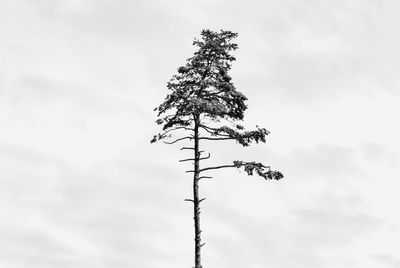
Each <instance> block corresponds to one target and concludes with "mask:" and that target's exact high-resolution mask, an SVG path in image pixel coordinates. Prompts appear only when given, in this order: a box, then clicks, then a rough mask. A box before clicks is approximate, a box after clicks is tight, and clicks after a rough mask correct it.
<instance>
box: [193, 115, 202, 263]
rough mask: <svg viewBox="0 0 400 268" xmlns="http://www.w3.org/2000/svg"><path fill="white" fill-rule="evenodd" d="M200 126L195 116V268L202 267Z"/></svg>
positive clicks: (198, 119) (197, 117)
mask: <svg viewBox="0 0 400 268" xmlns="http://www.w3.org/2000/svg"><path fill="white" fill-rule="evenodd" d="M199 125H200V117H199V116H198V115H195V125H194V176H193V214H194V217H193V219H194V252H195V253H194V254H195V257H194V264H195V266H194V268H202V266H201V253H200V251H201V230H200V199H199V175H200V167H199V162H200V151H199Z"/></svg>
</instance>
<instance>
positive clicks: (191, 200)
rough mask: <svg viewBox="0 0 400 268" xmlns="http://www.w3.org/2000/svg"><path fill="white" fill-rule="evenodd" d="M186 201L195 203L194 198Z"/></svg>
mask: <svg viewBox="0 0 400 268" xmlns="http://www.w3.org/2000/svg"><path fill="white" fill-rule="evenodd" d="M185 201H188V202H193V203H194V200H193V199H185Z"/></svg>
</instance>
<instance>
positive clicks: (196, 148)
mask: <svg viewBox="0 0 400 268" xmlns="http://www.w3.org/2000/svg"><path fill="white" fill-rule="evenodd" d="M236 37H237V34H236V33H233V32H231V31H224V30H220V31H219V32H214V31H211V30H203V31H202V32H201V38H200V39H195V40H194V42H193V45H195V46H197V47H198V50H197V51H196V52H195V53H194V55H193V57H191V58H189V59H187V61H186V64H185V65H184V66H181V67H179V68H178V73H177V74H176V75H174V76H173V77H172V79H171V80H170V81H169V82H168V84H167V88H168V89H169V94H168V95H167V96H166V98H165V100H164V102H163V103H162V104H161V105H159V106H158V107H156V108H155V109H154V111H158V119H157V120H156V123H157V124H158V125H161V126H162V132H161V133H158V134H157V135H155V136H154V137H153V139H152V140H151V142H152V143H153V142H156V141H159V140H163V141H164V143H166V144H175V143H177V142H180V141H183V140H187V141H190V142H191V144H192V146H191V147H182V148H181V150H190V151H193V152H194V154H193V157H192V158H188V159H183V160H180V162H185V161H193V170H189V171H186V172H188V173H193V198H192V199H185V201H189V202H192V203H193V213H194V230H195V245H194V246H195V268H202V265H201V254H200V251H201V247H202V246H203V245H204V244H202V243H201V230H200V203H201V202H202V201H203V200H204V198H200V197H199V181H200V180H201V179H205V178H211V177H210V176H203V174H204V172H205V171H209V170H214V169H221V168H231V167H233V168H244V170H245V172H246V173H247V174H248V175H253V174H254V173H255V174H257V175H259V176H261V177H262V178H264V179H266V180H272V179H274V180H279V179H281V178H283V175H282V173H280V172H279V171H274V170H271V169H270V167H269V166H266V165H264V164H262V163H259V162H246V161H240V160H236V161H233V162H232V164H228V165H221V166H212V167H200V161H202V160H205V159H208V158H210V154H208V156H204V155H202V153H204V151H202V150H200V141H201V140H211V141H222V140H234V141H236V142H237V143H239V144H241V145H242V146H244V147H246V146H249V145H250V144H251V143H254V142H255V143H259V142H265V138H266V136H267V135H268V134H269V131H267V130H266V129H265V128H260V127H258V126H257V128H256V129H255V130H251V131H246V130H245V129H244V127H243V126H242V125H240V124H239V123H238V122H239V121H242V120H243V116H244V111H245V110H246V109H247V106H246V104H245V101H246V100H247V98H246V97H245V96H244V95H243V94H242V93H241V92H240V91H238V90H236V88H235V86H234V84H233V83H232V79H231V77H230V76H229V75H228V72H229V70H230V69H231V64H232V62H233V61H235V60H236V59H235V57H234V56H233V55H232V52H233V51H235V50H236V49H237V48H238V45H237V44H236V43H234V42H233V41H232V40H233V39H234V38H236ZM173 133H175V134H176V133H180V134H182V133H185V136H183V137H179V138H175V139H174V140H171V138H172V136H173V135H172V134H173Z"/></svg>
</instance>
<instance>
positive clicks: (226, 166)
mask: <svg viewBox="0 0 400 268" xmlns="http://www.w3.org/2000/svg"><path fill="white" fill-rule="evenodd" d="M231 167H235V165H223V166H216V167H207V168H202V169H200V170H199V172H203V171H206V170H212V169H220V168H231Z"/></svg>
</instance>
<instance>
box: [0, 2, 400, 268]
mask: <svg viewBox="0 0 400 268" xmlns="http://www.w3.org/2000/svg"><path fill="white" fill-rule="evenodd" d="M399 12H400V2H398V1H395V0H393V1H391V0H353V1H345V0H329V1H328V0H319V1H306V0H296V1H294V0H279V1H278V0H266V1H255V0H248V1H236V0H233V1H232V0H231V1H227V0H213V1H210V0H202V1H192V0H186V1H183V0H170V1H161V0H147V1H140V0H136V1H126V0H125V1H122V0H121V1H119V0H114V1H111V0H109V1H108V0H97V1H94V0H42V1H23V0H15V1H11V0H3V1H0V57H1V60H0V62H1V63H0V211H1V212H2V213H0V267H7V268H28V267H40V268H53V267H59V268H64V267H65V268H72V267H73V268H91V267H96V268H111V267H112V268H126V267H135V268H136V267H137V268H156V267H165V268H179V267H192V266H193V258H194V257H193V250H194V246H193V233H194V230H193V222H192V221H193V219H192V217H193V216H192V207H191V205H190V204H189V203H188V202H184V199H185V198H190V195H191V177H190V176H189V175H188V174H187V173H185V172H184V171H185V170H187V169H189V168H190V164H182V163H179V162H178V160H179V159H183V158H187V157H188V154H187V152H185V151H180V150H179V148H180V146H179V145H177V146H174V145H165V144H162V143H157V144H150V139H151V138H152V136H153V135H154V134H156V133H157V132H158V131H159V128H158V126H157V125H156V124H155V122H154V121H155V120H156V113H155V112H153V108H154V107H156V106H157V105H158V104H160V103H161V102H162V101H163V99H164V97H165V96H166V95H167V94H168V91H167V88H166V83H167V82H168V81H169V79H170V78H171V77H172V75H174V74H175V73H176V70H177V68H178V67H179V66H181V65H183V64H185V60H186V59H187V58H189V57H191V56H192V54H193V52H194V51H195V48H194V47H193V46H192V42H193V40H194V38H196V37H199V34H200V31H201V30H202V29H211V30H220V29H224V30H231V31H233V32H237V33H238V34H239V36H238V38H237V40H236V41H237V43H238V44H239V49H238V50H237V51H236V52H235V56H236V58H237V61H236V62H234V64H233V68H232V70H231V73H230V75H231V77H232V78H233V80H232V81H233V82H234V84H235V86H236V87H237V89H238V90H240V91H241V92H242V93H244V94H245V95H246V96H247V97H248V102H247V104H248V107H249V108H248V110H247V111H246V114H245V121H244V123H243V124H244V125H245V126H246V127H248V128H249V129H252V128H254V127H255V126H256V125H259V126H262V127H265V128H267V129H268V130H269V131H270V132H271V134H270V135H269V136H268V138H267V142H266V143H265V144H258V145H255V146H252V147H247V148H243V147H241V146H240V145H238V144H235V143H230V142H229V141H227V142H225V141H223V142H219V143H217V144H215V143H214V144H213V143H212V142H204V143H203V144H201V146H202V148H203V149H204V150H206V151H207V152H210V153H211V155H212V159H211V160H210V161H209V163H210V165H212V164H228V163H231V161H233V160H245V161H253V160H257V161H261V162H263V163H266V164H269V165H271V166H272V168H273V169H276V170H280V171H281V172H282V173H283V174H284V175H285V177H284V179H282V180H280V181H265V180H263V179H262V178H259V177H255V176H254V177H253V176H247V175H246V174H245V172H240V171H238V170H229V169H228V170H218V171H215V172H213V173H212V174H210V175H212V176H213V179H211V180H205V181H204V182H202V183H201V185H200V194H201V196H202V197H206V198H207V199H206V201H205V202H204V203H202V204H203V206H202V214H201V217H202V218H201V224H202V230H203V233H202V238H203V241H204V242H206V245H205V246H204V247H203V248H202V249H203V250H202V263H203V267H205V268H207V267H230V268H236V267H237V268H239V267H248V268H261V267H263V268H264V267H270V268H289V267H290V268H292V267H296V268H303V267H307V268H309V267H318V268H338V267H346V268H361V267H362V268H368V267H381V268H393V267H400V251H399V248H400V215H399V214H398V212H396V211H398V210H397V209H398V206H397V205H396V204H399V202H400V195H399V194H398V189H399V186H400V182H399V180H398V179H399V178H400V177H399V174H400V173H399V171H400V170H399V161H400V160H399V154H400V142H399V139H398V137H399V136H400V128H399V127H398V125H397V123H396V122H397V119H396V118H397V116H396V115H398V114H400V105H399V103H400V79H399V78H398V73H399V71H400V50H399V49H398V48H399V47H400V32H399V31H398V29H399V28H400V17H399V16H398V14H399ZM183 145H188V144H185V143H183V144H182V146H183Z"/></svg>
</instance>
